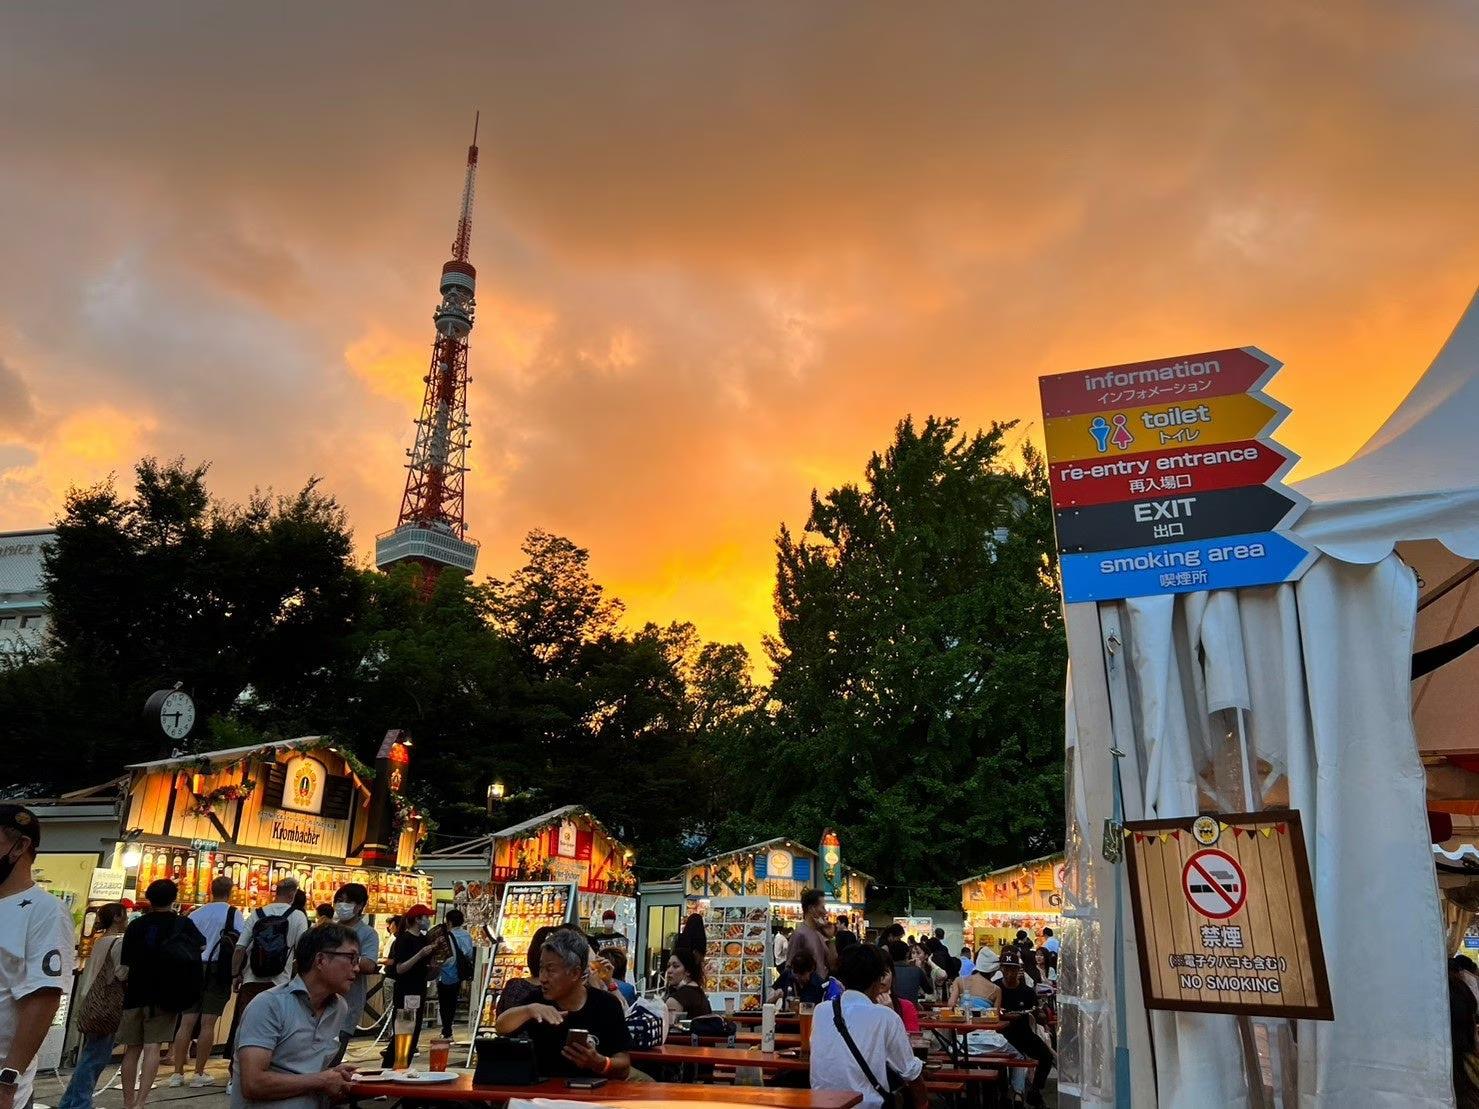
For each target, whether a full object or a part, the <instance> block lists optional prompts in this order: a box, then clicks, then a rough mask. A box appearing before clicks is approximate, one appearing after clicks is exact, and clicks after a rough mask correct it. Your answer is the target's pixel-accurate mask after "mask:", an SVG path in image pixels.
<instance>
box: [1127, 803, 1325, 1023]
mask: <svg viewBox="0 0 1479 1109" xmlns="http://www.w3.org/2000/svg"><path fill="white" fill-rule="evenodd" d="M1123 835H1124V837H1125V848H1126V851H1125V854H1126V856H1127V857H1128V860H1129V864H1130V893H1131V907H1132V909H1133V912H1134V918H1135V932H1136V935H1137V937H1138V939H1139V943H1138V947H1139V951H1140V980H1141V985H1142V988H1143V990H1144V994H1145V1005H1146V1007H1147V1008H1150V1009H1177V1010H1184V1011H1188V1012H1202V1013H1237V1014H1242V1015H1247V1016H1271V1017H1291V1018H1303V1019H1307V1020H1333V1019H1334V1012H1333V1010H1332V1008H1331V1002H1330V983H1329V979H1328V978H1327V976H1326V971H1325V953H1324V949H1323V948H1322V946H1321V944H1320V926H1319V920H1318V918H1317V916H1316V913H1315V899H1314V893H1313V889H1312V886H1311V883H1310V869H1309V857H1308V855H1307V854H1306V853H1305V845H1304V830H1303V827H1302V825H1301V823H1300V819H1299V813H1298V812H1296V811H1293V810H1289V809H1279V810H1272V809H1271V810H1266V811H1264V812H1258V813H1224V814H1210V815H1203V816H1201V817H1185V818H1182V819H1179V820H1142V821H1132V822H1130V823H1127V824H1126V825H1125V826H1124V833H1123Z"/></svg>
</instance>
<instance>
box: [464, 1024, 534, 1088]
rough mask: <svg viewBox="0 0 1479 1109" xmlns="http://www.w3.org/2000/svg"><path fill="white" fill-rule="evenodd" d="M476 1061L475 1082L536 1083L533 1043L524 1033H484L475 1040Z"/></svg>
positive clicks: (493, 1084) (492, 1083)
mask: <svg viewBox="0 0 1479 1109" xmlns="http://www.w3.org/2000/svg"><path fill="white" fill-rule="evenodd" d="M476 1049H477V1053H478V1065H477V1067H476V1068H474V1070H473V1074H472V1084H473V1085H474V1086H535V1085H538V1084H539V1067H538V1066H537V1065H536V1064H535V1061H534V1044H533V1043H532V1042H531V1041H530V1040H529V1039H528V1038H527V1037H525V1036H483V1037H481V1038H480V1039H479V1040H478V1041H477V1044H476Z"/></svg>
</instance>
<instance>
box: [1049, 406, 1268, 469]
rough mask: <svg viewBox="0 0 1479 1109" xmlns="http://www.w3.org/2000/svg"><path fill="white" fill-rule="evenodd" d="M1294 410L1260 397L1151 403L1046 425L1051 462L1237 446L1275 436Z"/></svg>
mask: <svg viewBox="0 0 1479 1109" xmlns="http://www.w3.org/2000/svg"><path fill="white" fill-rule="evenodd" d="M1288 414H1289V409H1288V408H1286V407H1285V406H1284V405H1282V404H1280V403H1279V402H1278V401H1274V400H1269V399H1268V398H1267V397H1265V396H1262V395H1261V394H1257V393H1238V394H1235V395H1234V396H1230V397H1213V398H1211V399H1209V400H1202V401H1189V400H1188V401H1179V402H1176V403H1173V404H1147V405H1140V406H1136V407H1132V408H1120V409H1116V410H1115V411H1113V412H1099V413H1095V414H1093V415H1086V416H1060V417H1058V418H1057V419H1054V420H1048V421H1046V422H1045V423H1044V425H1043V431H1044V436H1045V438H1046V439H1047V448H1048V461H1049V462H1072V461H1075V460H1078V459H1082V458H1102V459H1114V458H1119V457H1122V456H1124V455H1127V454H1141V453H1143V452H1145V451H1162V450H1172V449H1174V448H1176V447H1188V448H1195V447H1204V446H1209V445H1211V444H1215V443H1236V442H1239V441H1241V440H1244V439H1257V438H1259V437H1260V436H1263V435H1268V434H1271V433H1272V432H1273V430H1274V428H1276V427H1278V426H1279V424H1281V423H1282V422H1283V421H1284V417H1285V416H1287V415H1288Z"/></svg>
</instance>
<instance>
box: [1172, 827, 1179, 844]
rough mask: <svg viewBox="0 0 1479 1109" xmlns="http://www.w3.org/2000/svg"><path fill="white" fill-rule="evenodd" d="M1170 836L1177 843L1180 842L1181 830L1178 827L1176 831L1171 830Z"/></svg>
mask: <svg viewBox="0 0 1479 1109" xmlns="http://www.w3.org/2000/svg"><path fill="white" fill-rule="evenodd" d="M1171 838H1172V839H1174V840H1175V841H1176V842H1177V843H1180V842H1181V830H1180V829H1179V828H1178V829H1177V830H1176V831H1174V832H1172V833H1171Z"/></svg>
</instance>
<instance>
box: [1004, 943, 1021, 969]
mask: <svg viewBox="0 0 1479 1109" xmlns="http://www.w3.org/2000/svg"><path fill="white" fill-rule="evenodd" d="M1012 967H1015V968H1016V969H1017V970H1021V969H1022V956H1021V955H1020V954H1019V953H1018V952H1017V951H1015V950H1013V949H1012V948H1010V947H1008V948H1007V949H1006V950H1005V951H1003V952H1002V953H1001V969H1002V970H1007V969H1009V968H1012Z"/></svg>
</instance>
